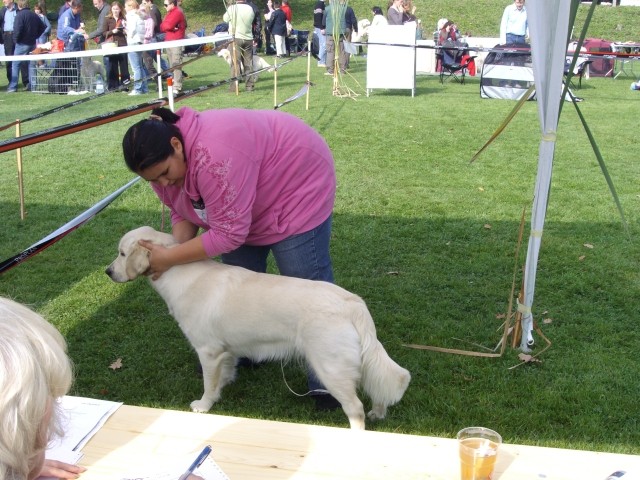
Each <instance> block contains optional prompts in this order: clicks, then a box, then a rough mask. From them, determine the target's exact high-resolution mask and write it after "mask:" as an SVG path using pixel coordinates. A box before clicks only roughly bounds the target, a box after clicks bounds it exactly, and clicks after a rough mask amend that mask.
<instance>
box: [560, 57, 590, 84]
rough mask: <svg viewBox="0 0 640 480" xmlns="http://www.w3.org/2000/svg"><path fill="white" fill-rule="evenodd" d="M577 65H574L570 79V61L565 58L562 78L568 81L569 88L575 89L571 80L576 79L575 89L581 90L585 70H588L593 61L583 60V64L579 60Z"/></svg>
mask: <svg viewBox="0 0 640 480" xmlns="http://www.w3.org/2000/svg"><path fill="white" fill-rule="evenodd" d="M578 62H579V63H577V64H576V68H575V69H574V73H573V75H572V76H571V77H569V67H571V59H570V58H567V60H566V62H565V64H564V78H565V80H566V79H569V86H570V87H573V88H576V86H575V84H574V83H573V79H574V78H576V77H578V87H577V88H582V77H583V76H584V73H585V72H586V71H587V68H589V65H590V64H591V63H593V60H584V61H583V62H580V59H579V60H578Z"/></svg>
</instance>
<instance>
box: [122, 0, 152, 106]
mask: <svg viewBox="0 0 640 480" xmlns="http://www.w3.org/2000/svg"><path fill="white" fill-rule="evenodd" d="M139 7H140V5H138V2H137V1H136V0H127V2H126V3H125V4H124V9H125V11H126V12H127V14H126V17H125V32H126V34H127V45H128V46H130V47H133V46H136V45H142V44H143V42H144V36H145V32H146V26H145V23H144V19H143V18H142V16H141V15H142V14H143V11H141V10H140V9H139ZM127 56H128V58H129V63H131V68H133V90H132V91H131V93H129V95H142V94H143V93H149V87H148V86H147V80H146V76H147V75H146V73H145V68H144V64H143V63H142V52H129V53H128V54H127Z"/></svg>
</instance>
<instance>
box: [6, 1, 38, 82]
mask: <svg viewBox="0 0 640 480" xmlns="http://www.w3.org/2000/svg"><path fill="white" fill-rule="evenodd" d="M45 28H46V27H45V26H44V23H42V20H40V17H38V14H37V13H35V12H32V11H31V10H30V9H29V0H18V13H17V14H16V19H15V22H14V24H13V43H14V45H15V48H14V50H13V53H14V55H28V54H29V53H31V52H32V51H33V50H35V48H36V41H37V40H38V37H40V35H42V33H43V32H44V30H45ZM11 63H12V64H13V65H12V66H11V82H9V86H8V87H7V93H14V92H15V91H16V90H17V89H18V74H19V72H20V70H21V69H20V67H21V65H23V64H24V65H25V66H26V67H27V76H26V78H25V74H24V73H25V72H24V69H23V70H22V83H23V84H24V86H25V87H26V89H27V90H29V86H30V83H31V82H30V81H29V79H30V77H32V76H33V68H34V64H33V62H25V61H23V60H18V61H15V62H11Z"/></svg>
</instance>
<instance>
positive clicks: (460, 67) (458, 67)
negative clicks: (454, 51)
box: [439, 55, 477, 84]
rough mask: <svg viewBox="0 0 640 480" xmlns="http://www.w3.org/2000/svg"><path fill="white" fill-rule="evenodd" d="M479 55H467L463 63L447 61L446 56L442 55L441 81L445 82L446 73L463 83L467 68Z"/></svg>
mask: <svg viewBox="0 0 640 480" xmlns="http://www.w3.org/2000/svg"><path fill="white" fill-rule="evenodd" d="M476 56H477V55H474V56H472V57H467V58H466V59H465V61H464V62H463V63H445V61H444V56H443V55H441V57H440V58H439V60H440V83H442V84H444V77H445V75H446V76H447V77H449V78H450V79H451V78H453V79H454V80H455V81H456V82H458V83H460V84H463V83H464V77H465V75H466V74H467V68H468V67H469V64H470V63H471V62H473V60H474V58H476Z"/></svg>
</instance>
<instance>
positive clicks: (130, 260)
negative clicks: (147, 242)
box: [126, 242, 151, 280]
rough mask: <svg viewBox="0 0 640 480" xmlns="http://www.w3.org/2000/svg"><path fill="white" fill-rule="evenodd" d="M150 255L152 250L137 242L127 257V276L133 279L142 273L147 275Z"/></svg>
mask: <svg viewBox="0 0 640 480" xmlns="http://www.w3.org/2000/svg"><path fill="white" fill-rule="evenodd" d="M150 255H151V250H149V249H147V248H144V247H143V246H142V245H140V244H139V243H138V242H136V243H135V244H134V245H133V248H132V250H131V253H130V254H129V256H128V257H127V268H126V270H127V277H128V278H130V279H131V280H133V279H134V278H136V277H138V276H140V275H145V274H146V272H147V270H149V256H150Z"/></svg>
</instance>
